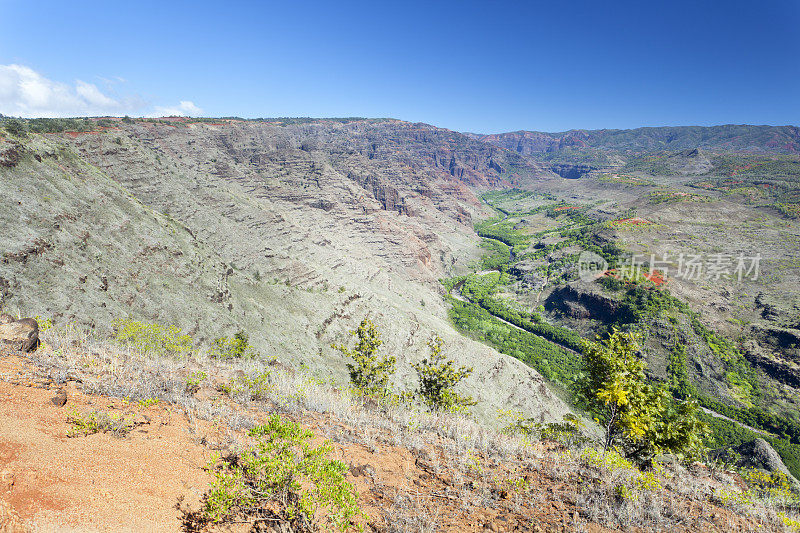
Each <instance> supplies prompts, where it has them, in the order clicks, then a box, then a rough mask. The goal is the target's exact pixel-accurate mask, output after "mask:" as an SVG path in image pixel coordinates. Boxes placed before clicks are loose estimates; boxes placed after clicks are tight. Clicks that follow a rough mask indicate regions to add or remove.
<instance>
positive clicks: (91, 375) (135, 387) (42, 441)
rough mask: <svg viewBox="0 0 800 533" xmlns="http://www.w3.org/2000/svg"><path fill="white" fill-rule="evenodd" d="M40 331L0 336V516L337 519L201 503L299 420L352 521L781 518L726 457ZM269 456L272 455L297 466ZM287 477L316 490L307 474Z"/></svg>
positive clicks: (292, 527)
mask: <svg viewBox="0 0 800 533" xmlns="http://www.w3.org/2000/svg"><path fill="white" fill-rule="evenodd" d="M42 340H43V341H44V343H45V344H44V345H43V346H42V347H41V348H40V349H39V350H37V351H36V352H34V353H33V354H23V353H18V352H14V351H9V350H7V349H5V348H3V349H2V351H0V378H1V379H0V397H2V399H3V405H4V409H3V410H2V412H0V422H1V423H0V531H7V532H9V533H27V532H28V531H65V530H69V531H109V530H113V531H161V532H166V531H196V532H200V531H234V532H246V531H274V532H278V531H318V530H320V529H323V530H338V529H337V528H334V527H333V526H334V518H335V515H333V514H332V515H330V516H329V515H327V512H328V511H330V512H331V513H332V512H333V509H331V508H330V507H324V506H323V507H320V508H319V509H318V512H317V513H314V515H313V525H312V526H311V527H309V526H307V525H306V524H304V523H303V521H302V520H300V519H298V518H297V517H296V516H295V517H294V518H292V515H291V514H289V513H288V512H287V507H288V506H289V504H291V502H292V501H293V500H292V498H291V497H288V498H287V497H284V498H281V496H280V495H279V494H276V495H275V497H274V498H271V497H269V495H267V494H264V495H263V500H264V502H263V503H261V504H260V508H261V510H260V511H259V512H249V513H243V514H241V515H235V516H234V518H232V519H231V518H229V519H228V520H224V521H222V522H220V523H217V522H215V521H214V520H212V519H210V518H209V516H208V515H207V514H205V511H204V510H206V509H208V508H209V507H208V504H209V502H210V501H212V500H213V499H214V497H215V492H214V485H213V483H214V480H215V476H216V475H218V473H219V470H218V469H217V468H218V467H217V466H215V465H219V464H220V462H222V463H223V464H224V460H223V459H222V458H227V460H232V459H235V458H241V457H245V455H244V454H246V453H247V452H246V451H247V450H248V449H250V448H251V447H252V446H256V445H257V443H258V442H259V439H258V438H256V437H255V436H254V435H258V434H259V432H264V431H267V430H266V429H264V428H270V427H276V429H277V431H276V432H271V433H269V432H268V433H267V434H268V435H271V438H272V439H274V440H273V441H272V442H278V443H284V442H290V441H289V439H290V438H291V435H293V434H294V433H293V432H295V431H297V430H303V431H308V432H309V433H308V439H309V445H310V446H312V447H313V448H314V449H319V448H318V447H319V446H321V445H323V444H326V443H327V446H328V448H327V450H328V451H327V452H326V453H325V456H326V457H327V456H330V458H331V459H332V460H333V461H335V462H332V463H330V465H329V467H330V468H335V471H340V472H342V476H343V477H342V480H343V482H344V484H343V485H341V490H345V491H347V492H348V493H349V494H352V495H353V499H352V500H348V505H349V506H350V509H351V510H355V511H356V514H355V515H354V521H355V523H356V524H357V525H359V526H361V527H363V530H364V531H381V532H389V533H411V532H428V531H430V532H433V531H449V532H481V533H482V532H486V531H502V532H511V531H534V532H543V531H559V532H566V531H592V532H597V533H605V532H610V531H619V530H629V529H630V528H636V530H637V531H663V530H670V531H704V532H705V531H708V532H720V533H721V532H725V531H787V530H788V529H787V525H786V524H791V522H787V520H788V519H787V518H786V514H785V512H784V510H782V507H781V505H782V503H781V502H784V501H786V499H785V498H786V491H785V490H784V489H781V488H779V487H777V486H772V485H767V486H766V487H765V488H763V489H758V488H752V487H751V488H748V485H746V484H745V482H744V480H743V478H741V477H739V476H738V474H736V473H735V472H732V471H726V470H725V469H724V468H725V467H724V465H717V466H715V467H714V468H706V467H704V466H702V465H700V464H699V463H696V464H693V465H691V466H690V467H689V468H685V467H683V466H681V465H679V464H672V463H665V464H664V465H663V466H659V467H658V469H656V470H655V471H653V470H651V471H647V472H642V471H640V470H639V469H637V468H636V467H634V466H633V465H632V464H631V463H629V462H627V461H626V460H624V459H623V458H621V457H619V456H618V455H616V454H610V455H608V456H605V457H602V456H601V455H600V454H599V453H598V452H597V451H596V450H594V449H593V448H592V447H587V446H586V444H585V443H584V442H582V441H580V439H576V438H575V436H574V435H571V434H569V433H561V434H559V433H558V432H551V433H549V434H548V436H546V437H544V438H542V439H541V440H540V437H539V436H538V433H536V434H535V435H534V434H527V435H526V434H508V433H502V432H498V431H496V430H492V429H490V428H486V427H484V426H482V425H480V424H476V422H475V421H474V420H473V419H471V418H470V417H468V416H464V415H458V414H447V413H428V412H426V411H423V410H420V409H418V408H414V407H410V406H406V405H396V406H390V407H389V408H386V407H385V406H384V407H382V406H379V405H375V404H374V403H371V402H369V401H365V399H364V398H363V397H359V396H357V395H354V394H352V393H350V392H349V391H347V390H344V389H339V388H336V387H332V386H331V385H330V384H327V383H324V382H322V381H321V380H319V379H317V378H314V377H313V376H311V375H309V374H307V373H306V372H305V371H303V370H302V369H299V368H296V367H291V366H287V365H285V364H281V363H277V362H275V361H271V362H270V361H265V360H256V361H247V360H227V361H224V360H219V359H210V358H208V357H207V355H206V354H204V353H200V352H198V353H193V354H191V355H190V356H189V357H187V358H183V359H175V358H174V357H170V356H169V355H167V354H163V353H161V354H160V353H153V352H148V353H144V352H138V351H136V350H132V349H131V348H130V347H129V346H125V345H124V344H120V343H118V342H114V341H113V340H112V339H109V338H104V337H102V336H98V335H95V334H93V333H91V332H87V331H86V330H82V329H81V328H76V327H63V328H50V329H47V331H44V332H43V334H42ZM276 424H277V426H276ZM555 427H557V426H555ZM254 432H255V433H254ZM261 442H262V443H263V442H264V441H263V440H262V441H261ZM266 450H267V451H264V452H263V453H264V455H265V456H270V455H271V452H270V451H269V448H267V449H266ZM276 457H281V458H282V459H281V462H280V463H278V465H280V466H281V467H283V468H288V467H289V466H288V465H292V464H297V463H293V462H292V461H291V460H289V459H287V457H289V456H287V455H286V454H285V453H284V454H283V455H277V456H276ZM753 487H755V485H754V486H753ZM231 488H232V487H230V486H229V487H228V490H230V489H231ZM294 490H295V491H297V492H294V491H290V492H289V495H292V494H294V495H295V496H296V495H297V494H299V493H300V491H301V490H303V491H306V492H305V493H306V494H312V492H311V491H310V489H309V486H308V485H307V484H304V485H302V487H298V488H297V489H294ZM348 530H349V531H357V530H358V529H357V528H355V527H352V528H349V529H348Z"/></svg>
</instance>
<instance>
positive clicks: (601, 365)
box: [579, 329, 707, 460]
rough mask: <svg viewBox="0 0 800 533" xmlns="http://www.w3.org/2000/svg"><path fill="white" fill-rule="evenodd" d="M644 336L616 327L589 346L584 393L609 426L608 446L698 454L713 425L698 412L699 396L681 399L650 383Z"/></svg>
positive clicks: (644, 454) (641, 453)
mask: <svg viewBox="0 0 800 533" xmlns="http://www.w3.org/2000/svg"><path fill="white" fill-rule="evenodd" d="M638 340H639V339H638V336H637V335H636V334H634V333H625V332H621V331H618V330H616V329H614V330H613V332H612V334H611V336H610V337H609V338H608V339H606V340H604V341H602V342H588V341H587V342H586V343H585V346H584V351H583V357H584V373H583V375H582V376H581V379H580V380H579V395H580V397H581V399H582V400H583V403H584V404H585V405H586V407H587V408H588V409H589V410H590V411H591V412H592V413H594V414H595V416H596V417H597V418H596V420H597V421H598V422H599V423H600V424H601V425H602V426H603V429H604V431H605V440H604V443H603V451H604V452H606V451H608V449H609V448H610V447H612V446H614V445H615V444H617V443H618V444H620V445H621V446H622V448H623V449H624V452H625V453H626V455H627V456H628V457H631V458H633V459H636V460H645V459H649V458H651V457H652V456H653V455H655V454H658V453H664V452H667V453H675V454H678V455H683V456H685V457H694V456H697V455H698V454H700V453H701V452H702V450H703V442H702V439H703V436H704V435H705V433H706V431H707V427H706V425H705V424H704V423H703V422H701V421H700V420H698V418H697V415H696V411H697V404H696V402H694V401H692V400H687V401H682V402H676V401H675V400H673V399H672V397H670V395H669V393H668V392H667V391H666V390H665V389H664V388H663V387H656V386H653V385H652V384H650V383H649V380H648V378H647V376H646V375H645V372H644V370H645V363H644V362H643V361H642V360H641V359H640V358H639V356H638V352H639V344H638Z"/></svg>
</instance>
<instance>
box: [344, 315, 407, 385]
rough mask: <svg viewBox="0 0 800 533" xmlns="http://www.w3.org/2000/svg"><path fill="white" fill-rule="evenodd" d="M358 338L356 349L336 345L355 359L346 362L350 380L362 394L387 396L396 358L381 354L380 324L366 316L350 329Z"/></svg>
mask: <svg viewBox="0 0 800 533" xmlns="http://www.w3.org/2000/svg"><path fill="white" fill-rule="evenodd" d="M350 333H351V334H352V335H354V336H355V337H357V338H358V343H356V346H355V348H354V349H352V350H351V349H349V348H348V347H347V346H344V345H338V346H337V345H333V348H335V349H337V350H339V351H340V352H342V353H343V354H344V355H346V356H347V357H351V358H352V359H353V363H347V369H348V370H349V371H350V382H351V383H352V384H353V385H354V386H355V388H356V389H357V390H358V391H360V392H361V393H362V394H365V395H368V396H377V397H380V398H384V397H386V396H388V395H389V378H390V377H391V375H392V374H394V371H395V365H396V363H397V359H396V358H395V357H394V356H393V355H391V356H380V355H379V354H378V348H380V346H381V344H383V341H382V340H381V339H380V333H379V332H378V328H377V327H376V326H375V324H373V322H372V321H371V320H370V319H368V318H365V319H364V320H362V321H361V324H359V326H358V329H356V330H355V331H351V332H350Z"/></svg>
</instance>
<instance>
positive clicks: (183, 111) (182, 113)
mask: <svg viewBox="0 0 800 533" xmlns="http://www.w3.org/2000/svg"><path fill="white" fill-rule="evenodd" d="M202 114H203V110H202V109H200V108H199V107H197V106H196V105H194V102H190V101H188V100H181V103H180V104H178V105H177V106H171V107H162V106H156V107H155V109H154V110H153V112H152V113H151V114H150V115H149V116H151V117H176V116H177V117H196V116H199V115H202Z"/></svg>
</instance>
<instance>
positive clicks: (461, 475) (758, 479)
mask: <svg viewBox="0 0 800 533" xmlns="http://www.w3.org/2000/svg"><path fill="white" fill-rule="evenodd" d="M45 340H46V345H47V348H45V349H44V350H41V351H40V352H37V353H36V354H35V357H36V358H37V360H38V361H39V362H40V363H42V364H45V365H48V367H49V368H51V369H52V368H53V363H58V364H60V365H65V367H66V368H74V369H80V370H79V372H80V375H82V376H84V377H85V378H86V382H87V383H88V382H90V380H89V379H88V378H89V377H90V376H97V377H98V378H99V381H97V385H96V386H95V387H96V390H97V391H98V392H102V391H106V392H107V393H108V392H113V391H125V392H126V394H128V395H129V396H130V397H132V398H145V397H152V396H151V394H152V391H153V390H159V391H161V392H160V394H162V395H163V398H165V399H167V398H168V399H169V400H170V401H173V402H175V403H174V406H175V408H177V409H181V410H186V412H187V413H191V416H193V417H200V418H207V419H209V420H215V421H217V423H219V424H223V425H225V426H227V427H229V428H231V430H232V431H238V432H239V433H244V435H243V436H242V437H239V438H237V439H235V440H231V441H229V443H228V444H227V446H228V448H226V450H227V451H228V452H230V453H231V454H229V455H225V454H223V455H222V456H220V457H219V459H218V460H216V461H214V463H213V464H212V465H211V471H212V472H216V474H215V477H214V480H213V482H212V485H210V487H209V488H210V491H209V492H208V497H207V499H206V500H205V501H206V507H204V508H203V510H202V513H203V514H202V515H191V516H189V515H187V518H186V519H187V520H191V522H190V523H191V524H193V526H192V527H197V526H200V527H205V526H208V525H210V524H212V523H213V520H216V519H219V520H220V521H224V520H230V519H233V520H237V519H238V520H248V521H250V522H252V523H255V522H257V521H258V520H259V519H268V518H279V519H280V520H286V521H288V522H291V523H292V524H296V525H300V524H309V523H311V520H312V517H313V521H314V522H315V523H318V524H323V523H327V524H330V526H333V527H346V525H347V524H359V523H366V522H369V523H371V524H379V527H381V528H385V529H386V530H388V531H406V530H407V529H404V528H406V527H410V524H412V523H414V520H415V517H419V516H422V515H424V516H427V517H428V520H429V521H430V523H429V526H431V527H432V528H434V529H439V528H440V529H447V528H446V524H453V523H454V522H452V520H453V519H455V518H456V517H459V516H464V517H470V516H475V515H473V514H472V513H473V512H478V511H479V510H480V509H483V506H484V505H487V504H485V503H482V502H483V501H489V502H491V503H490V504H489V505H491V506H492V508H494V509H496V511H495V512H500V513H501V516H506V517H508V519H510V520H512V522H510V523H519V524H524V525H526V526H527V527H530V526H532V525H539V524H540V525H542V526H544V527H549V525H551V524H553V523H554V522H547V521H543V520H545V519H544V517H545V515H544V514H542V511H543V507H542V506H543V504H544V503H545V502H548V501H550V499H551V498H553V499H554V500H553V501H561V502H562V505H566V506H567V508H568V509H575V512H576V513H578V514H577V515H576V517H577V518H574V519H573V520H575V521H574V522H571V524H573V525H574V524H578V525H580V527H589V526H590V524H592V523H594V524H601V525H603V526H604V527H607V528H611V529H621V528H625V527H628V526H630V525H636V526H637V527H641V528H644V529H651V530H663V529H667V528H678V529H679V530H680V529H685V530H698V529H708V528H709V527H712V526H713V527H715V528H717V529H718V530H723V529H726V528H730V527H734V526H732V524H736V526H735V527H739V528H743V529H748V528H749V529H755V528H762V529H765V530H774V531H782V530H783V529H782V528H784V527H791V524H792V521H793V520H797V518H796V512H795V510H794V509H796V503H792V502H795V499H794V498H795V497H794V496H792V495H791V494H789V493H786V492H780V490H782V489H780V486H781V485H780V480H778V482H777V484H775V485H773V484H772V483H773V482H772V481H771V478H770V480H767V479H766V478H764V477H763V476H760V475H759V474H754V473H749V472H748V471H745V472H744V473H743V477H742V478H741V479H742V480H743V481H744V483H746V485H745V488H744V489H742V488H739V487H738V486H737V485H736V484H735V483H734V481H733V477H732V476H735V474H731V473H725V472H721V471H714V473H713V474H712V475H709V474H708V473H703V472H706V471H705V470H703V468H704V467H692V468H693V469H695V471H696V472H697V474H693V473H692V471H691V470H687V469H686V468H684V467H682V466H680V465H661V464H659V463H654V466H653V467H652V469H651V470H646V469H641V468H639V467H637V466H636V465H635V464H633V463H631V462H628V461H627V460H625V459H624V458H622V457H621V456H619V455H617V454H616V452H609V453H607V454H605V455H603V454H602V453H601V452H599V451H597V450H596V449H595V448H594V447H593V446H592V445H590V444H588V443H587V442H586V441H584V440H575V439H573V438H572V437H569V436H568V434H570V433H572V432H571V431H567V430H566V429H565V431H566V433H564V437H563V438H562V437H558V436H557V435H558V434H559V432H560V431H561V429H559V428H556V427H555V426H553V427H547V428H544V427H543V428H542V429H541V430H540V431H539V432H537V433H532V432H528V433H524V434H522V435H520V436H517V437H512V436H509V435H506V434H504V433H500V432H496V431H494V430H491V429H489V428H486V427H482V426H480V425H478V424H477V423H476V422H475V421H474V420H471V419H470V418H469V417H466V416H464V415H463V414H448V413H442V412H438V413H426V412H424V411H419V410H415V409H413V408H409V407H407V406H405V405H403V404H398V405H396V406H390V407H389V408H388V409H387V408H385V407H381V408H378V409H376V408H374V407H370V405H369V403H368V402H367V403H365V402H364V397H362V396H358V395H353V394H352V393H351V392H349V391H347V390H341V389H335V388H331V387H330V386H327V385H324V384H321V383H320V382H318V381H317V380H314V379H313V378H311V377H310V376H308V375H307V374H304V373H301V372H295V371H292V372H286V371H283V370H281V369H280V367H274V368H273V369H272V371H271V372H272V374H271V379H272V382H273V388H272V389H271V390H269V391H268V392H267V393H266V395H265V396H263V397H261V398H259V399H257V400H252V399H251V398H249V397H241V396H240V397H238V399H236V400H235V403H230V404H220V403H219V402H218V401H212V400H211V399H208V400H203V401H198V400H197V399H194V398H193V397H191V396H189V395H187V394H186V392H185V386H184V384H185V380H186V377H185V376H184V374H186V373H187V370H186V368H185V367H184V366H183V365H171V366H170V365H165V364H164V362H165V361H167V362H171V361H174V359H172V358H170V357H165V356H163V355H153V353H152V352H146V353H121V352H120V348H119V347H118V345H116V344H104V341H103V340H102V339H99V338H96V337H93V336H91V335H85V334H83V333H80V332H79V330H75V329H71V328H59V327H56V328H53V329H52V330H50V331H48V332H47V333H46V339H45ZM67 347H69V349H65V348H67ZM194 357H197V355H193V356H192V358H194ZM87 360H93V361H94V364H93V365H90V366H86V365H84V364H82V362H83V361H87ZM123 361H124V364H123V363H122V362H123ZM207 361H208V363H209V365H210V366H208V367H207V369H208V371H209V372H212V373H213V379H220V378H222V379H224V375H225V372H226V371H225V370H224V367H220V366H213V365H211V362H212V361H214V360H211V359H208V360H207ZM217 361H218V362H217V363H216V365H219V364H222V362H220V361H219V360H217ZM260 364H261V363H259V362H258V361H252V360H241V359H230V360H225V362H224V365H226V367H227V368H228V369H229V370H228V371H227V372H230V371H231V370H235V369H237V368H242V366H243V365H246V367H247V368H253V367H255V368H259V365H260ZM261 368H264V367H261ZM145 377H146V378H147V379H143V378H145ZM150 382H155V383H161V384H164V385H167V386H166V387H163V386H162V385H159V386H157V387H153V386H152V385H151V384H150ZM170 384H171V385H170ZM239 402H241V403H239ZM275 409H277V412H276V411H274V410H275ZM258 413H264V415H263V416H262V415H259V414H258ZM314 413H325V415H324V416H321V417H318V418H315V416H314ZM259 417H261V419H263V420H264V422H262V423H256V422H255V420H256V419H258V418H259ZM298 417H301V418H303V419H304V420H306V421H309V420H316V422H315V424H317V426H315V427H317V428H318V429H317V430H315V431H314V433H315V434H318V433H319V434H322V435H327V436H328V438H330V439H331V440H332V441H333V442H332V443H331V444H326V445H323V446H319V445H316V444H315V445H311V443H310V440H309V439H310V437H311V435H310V433H309V430H308V429H307V428H306V427H304V425H303V424H299V423H297V422H296V420H297V418H298ZM334 421H335V422H334ZM340 424H344V425H345V426H352V427H353V431H350V432H344V433H342V432H341V429H337V428H339V427H340V426H339V425H340ZM565 424H566V426H565V427H567V426H572V427H574V425H573V424H572V422H570V421H565ZM197 438H200V435H197ZM540 438H541V439H551V438H552V439H554V440H553V441H549V440H546V441H543V442H539V441H538V439H540ZM353 439H356V441H357V442H359V443H363V445H364V446H367V447H369V446H372V447H375V448H376V452H377V447H379V446H380V447H385V446H388V445H392V446H399V447H401V448H402V449H408V450H410V451H411V453H412V454H413V455H412V457H416V458H417V459H416V460H417V462H418V463H419V464H424V465H430V466H426V467H425V468H429V470H425V472H428V474H426V475H428V476H430V477H431V479H434V480H436V479H439V478H440V476H441V477H442V478H443V479H446V480H448V481H447V483H449V484H450V485H442V486H443V487H449V486H452V487H453V488H452V489H450V488H444V489H440V490H444V491H446V492H441V493H435V494H440V495H443V494H446V495H448V496H449V497H452V498H453V499H452V500H451V499H448V498H444V499H442V498H441V497H439V498H437V497H436V496H433V501H439V502H440V504H439V505H442V504H445V505H446V506H447V512H446V514H442V513H436V512H433V510H432V509H433V508H432V507H431V505H433V501H432V500H431V499H429V498H430V496H427V497H425V499H417V500H413V498H415V494H418V495H423V494H427V493H426V492H425V491H427V490H429V489H427V488H425V486H424V485H423V486H416V488H415V489H413V490H412V491H411V492H408V491H407V490H406V491H405V492H401V491H398V492H388V494H389V495H387V496H386V497H385V498H389V500H386V499H383V500H381V501H384V502H386V507H385V508H384V509H383V510H382V511H381V510H377V511H376V509H375V508H374V507H371V506H362V504H361V502H362V498H361V497H360V496H359V497H357V496H356V495H355V493H354V492H352V487H351V486H350V485H349V484H348V482H347V481H346V480H345V477H344V475H346V474H347V471H346V469H345V468H344V466H343V465H342V464H340V463H337V462H336V461H331V462H330V463H327V462H326V461H329V459H328V458H329V457H330V454H331V448H330V447H338V446H341V445H344V444H346V443H347V442H351V441H352V440H353ZM548 443H549V444H548ZM378 453H382V452H378ZM431 461H434V462H431ZM323 463H324V464H328V465H329V467H326V468H322V466H323ZM412 463H413V461H412ZM314 465H316V466H314ZM317 466H319V468H317ZM379 468H380V467H378V466H377V464H376V469H379ZM697 468H700V469H701V470H699V471H698V470H697ZM709 472H710V471H709ZM292 473H294V474H292ZM240 474H241V475H240ZM284 474H285V475H284ZM290 474H292V475H290ZM306 475H308V476H312V481H311V482H310V484H309V483H304V482H302V479H304V476H306ZM313 479H317V480H318V481H319V482H320V483H321V485H317V484H316V482H314V481H313ZM367 479H374V481H367V482H368V483H372V485H368V486H373V487H375V489H376V490H377V491H378V492H377V493H376V494H387V491H390V488H389V486H387V485H382V484H381V482H380V481H379V480H380V479H381V478H380V475H378V474H376V475H375V476H374V477H369V478H367ZM579 480H580V482H578V481H579ZM294 481H298V483H297V484H295V483H294ZM251 482H252V483H251ZM773 486H774V487H775V488H772V487H773ZM323 487H328V488H329V489H330V490H328V489H327V488H326V489H324V490H323ZM548 488H552V489H553V496H552V497H550V496H547V497H545V498H544V499H542V498H541V497H537V496H536V495H537V494H543V493H546V490H547V489H548ZM451 491H452V492H451ZM390 494H395V496H391V495H390ZM403 494H404V495H403ZM409 497H411V498H412V500H408V498H409ZM487 498H488V500H484V499H487ZM556 498H557V499H556ZM284 500H285V502H284ZM270 502H272V503H270ZM389 502H393V503H389ZM415 502H416V503H415ZM568 502H574V504H573V503H568ZM309 505H310V506H311V507H308V506H309ZM314 506H318V507H317V508H318V509H320V510H322V511H323V512H322V513H316V514H315V513H313V512H310V511H309V510H310V509H313V508H314ZM359 507H361V508H362V509H361V511H363V512H365V513H366V514H367V518H365V519H364V520H366V522H360V520H361V519H360V518H359V516H361V514H360V513H361V511H360V510H359ZM692 508H695V509H696V510H695V511H692V510H691V509H692ZM570 512H572V511H570ZM376 513H377V514H376ZM779 513H780V514H779ZM712 514H713V515H714V516H716V518H710V517H711V516H712ZM555 516H556V518H555V520H558V522H555V524H561V523H562V522H561V520H562V519H563V516H562V515H561V514H560V513H559V514H557V515H555ZM236 517H238V518H236ZM522 517H528V518H527V519H526V520H527V521H525V522H519V520H520V519H521V518H522ZM318 519H319V520H322V521H323V522H316V521H317V520H318ZM467 519H468V520H469V518H467ZM306 520H307V521H306ZM473 520H474V518H473ZM547 520H551V518H547ZM456 523H457V522H456ZM203 524H205V526H204V525H203ZM402 524H407V525H406V526H402Z"/></svg>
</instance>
